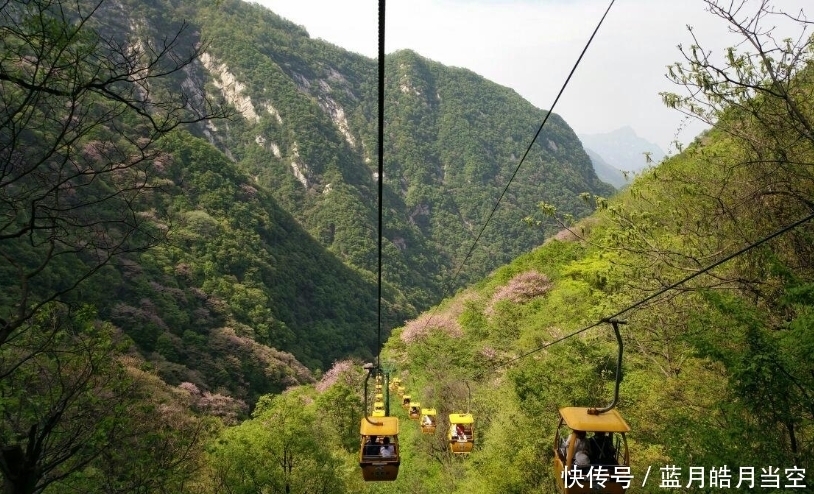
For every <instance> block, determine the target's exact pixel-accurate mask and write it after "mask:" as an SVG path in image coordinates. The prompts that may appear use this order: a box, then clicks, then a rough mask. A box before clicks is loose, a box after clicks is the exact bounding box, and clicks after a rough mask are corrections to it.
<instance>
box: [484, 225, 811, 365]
mask: <svg viewBox="0 0 814 494" xmlns="http://www.w3.org/2000/svg"><path fill="white" fill-rule="evenodd" d="M812 219H814V213H812V214H809V215H808V216H806V217H804V218H802V219H800V220H797V221H795V222H794V223H791V224H789V225H786V226H784V227H783V228H781V229H779V230H777V231H776V232H774V233H772V234H771V235H768V236H766V237H763V238H761V239H760V240H758V241H756V242H753V243H751V244H749V245H747V246H746V247H743V248H742V249H740V250H738V251H737V252H734V253H732V254H730V255H728V256H726V257H724V258H722V259H720V260H718V261H716V262H714V263H712V264H710V265H709V266H707V267H705V268H704V269H702V270H700V271H696V272H695V273H692V274H690V275H688V276H685V277H684V278H682V279H680V280H679V281H676V282H675V283H673V284H672V285H669V286H666V287H664V288H662V289H661V290H659V291H657V292H655V293H652V294H650V295H648V296H647V297H645V298H643V299H641V300H639V301H638V302H635V303H633V304H631V305H629V306H627V307H625V308H624V309H622V310H620V311H618V312H616V313H615V314H613V315H610V316H608V317H604V318H602V319H601V320H599V321H597V322H595V323H593V324H591V325H589V326H585V327H584V328H582V329H579V330H577V331H574V332H573V333H569V334H567V335H565V336H562V337H560V338H557V339H556V340H553V341H550V342H548V343H546V344H544V345H541V346H539V347H537V348H535V349H533V350H529V351H528V352H525V353H522V354H520V355H518V356H517V357H515V358H513V359H510V360H507V361H506V362H503V363H502V364H500V365H496V366H493V367H491V368H489V370H490V371H492V372H493V371H495V370H497V369H500V368H503V367H508V366H509V365H511V364H513V363H515V362H517V361H518V360H521V359H524V358H526V357H528V356H529V355H533V354H535V353H537V352H539V351H541V350H544V349H546V348H548V347H550V346H552V345H555V344H557V343H560V342H562V341H565V340H567V339H568V338H571V337H573V336H576V335H578V334H581V333H584V332H586V331H588V330H589V329H593V328H595V327H597V326H599V325H600V324H604V323H607V322H610V321H611V320H612V319H616V318H618V317H619V316H621V315H622V314H625V313H626V312H629V311H631V310H633V309H635V308H637V307H640V306H642V305H644V304H646V303H647V302H649V301H651V300H653V299H654V298H656V297H659V296H661V295H663V294H665V293H666V292H668V291H670V290H673V289H675V288H678V287H679V286H681V285H683V284H684V283H686V282H688V281H690V280H692V279H694V278H696V277H698V276H701V275H702V274H704V273H706V272H708V271H710V270H712V269H715V268H716V267H718V266H720V265H721V264H723V263H725V262H727V261H730V260H732V259H734V258H736V257H738V256H740V255H743V254H745V253H746V252H748V251H750V250H752V249H754V248H755V247H759V246H760V245H763V244H765V243H766V242H768V241H770V240H772V239H774V238H776V237H779V236H780V235H783V234H784V233H786V232H788V231H790V230H793V229H795V228H797V227H798V226H800V225H802V224H804V223H807V222H809V221H811V220H812ZM484 374H485V371H484V372H479V373H477V374H475V375H474V376H473V379H477V378H479V377H482V376H483V375H484Z"/></svg>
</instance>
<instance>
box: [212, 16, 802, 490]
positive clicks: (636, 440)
mask: <svg viewBox="0 0 814 494" xmlns="http://www.w3.org/2000/svg"><path fill="white" fill-rule="evenodd" d="M709 4H710V8H711V9H712V10H713V12H715V13H717V15H719V16H720V17H721V18H722V19H724V20H725V21H727V22H730V23H731V24H732V25H733V26H735V27H738V26H740V27H742V28H744V31H743V32H744V35H746V36H747V40H749V41H751V42H753V44H752V45H751V46H753V47H755V48H754V49H756V50H758V51H759V53H758V56H754V55H751V56H749V55H747V54H745V53H743V52H740V51H736V50H732V51H730V52H729V55H728V57H729V58H728V62H727V63H726V66H723V67H716V66H711V65H709V62H708V61H707V60H706V59H704V58H702V54H703V53H704V51H703V49H702V48H697V47H692V48H688V49H687V51H686V56H687V60H686V61H685V62H684V63H683V64H677V65H676V66H674V67H671V70H670V74H672V77H674V79H675V80H676V82H677V83H678V84H680V85H683V86H686V88H687V89H688V92H687V94H688V96H684V95H682V94H665V95H664V99H665V102H666V103H667V104H668V105H670V106H675V107H676V108H679V109H681V110H682V111H686V112H688V113H691V114H693V115H695V116H696V117H698V118H701V119H705V120H707V121H709V122H710V123H714V124H715V126H714V128H713V129H712V130H711V131H709V132H707V133H706V134H705V135H702V136H700V137H699V138H698V139H697V140H696V142H695V143H693V144H692V145H691V146H690V147H689V148H688V149H687V150H685V151H684V152H683V153H681V154H680V155H678V156H675V157H673V158H671V159H669V160H667V161H665V162H664V163H662V164H660V165H659V166H658V167H655V168H653V169H650V170H648V171H646V172H645V173H643V174H642V175H641V176H640V177H638V178H637V180H636V181H635V182H634V183H633V184H631V186H630V187H629V188H628V189H627V190H625V191H624V192H623V193H621V194H620V195H618V196H616V197H614V198H613V199H611V200H605V199H603V198H596V197H586V198H585V199H586V200H587V201H589V202H591V203H592V204H593V205H594V206H595V207H596V212H595V213H594V214H593V215H592V216H591V217H589V218H587V219H584V220H581V221H570V220H569V219H568V218H566V217H565V216H564V215H562V214H561V213H560V212H559V211H557V210H556V208H553V207H550V206H548V205H543V207H542V209H541V210H540V211H539V216H537V217H536V218H530V219H529V221H528V223H531V224H536V222H537V221H540V222H545V221H551V222H555V223H557V224H559V225H560V226H561V227H564V228H566V227H567V229H564V230H563V232H562V234H561V235H558V236H557V238H556V239H551V240H549V241H547V242H546V243H545V244H544V245H542V246H540V247H539V248H537V249H534V250H533V251H531V252H529V253H527V254H524V255H522V256H519V257H518V258H517V259H516V260H514V261H513V262H511V263H509V264H508V265H506V266H504V267H501V268H499V269H497V270H495V272H493V273H492V274H491V275H490V276H488V277H487V278H485V279H484V280H482V281H480V282H478V283H475V284H473V285H472V286H470V287H468V288H467V289H466V290H462V291H461V292H459V293H458V294H457V295H456V296H455V297H453V298H450V299H447V300H445V301H444V302H442V303H441V304H440V305H439V306H437V307H435V308H434V309H432V310H431V311H428V312H427V313H425V314H423V315H422V316H420V317H419V318H417V319H415V320H413V321H411V322H409V323H408V324H406V325H405V326H404V327H402V328H399V329H397V330H396V331H395V332H394V333H393V335H392V336H391V338H390V339H389V340H388V342H387V344H386V346H385V349H384V352H383V355H382V359H383V363H384V365H385V368H391V367H392V368H393V369H394V371H393V372H394V374H393V375H395V376H398V377H400V378H401V379H402V380H403V381H404V382H405V383H406V386H407V391H408V393H409V394H410V395H411V398H412V399H413V400H416V401H420V402H421V404H422V406H425V407H426V406H434V407H435V408H437V410H438V412H439V416H440V417H442V419H441V421H440V422H439V427H438V432H437V433H436V434H435V435H434V436H425V435H422V434H420V431H419V427H418V424H417V423H416V422H411V421H408V420H407V419H406V415H405V414H404V413H403V411H402V410H401V409H400V407H397V406H395V404H394V410H395V414H396V415H397V416H399V417H400V418H401V419H402V434H401V436H400V439H401V445H402V454H403V457H402V466H401V468H400V471H399V478H398V480H397V481H396V482H394V483H380V484H376V485H372V486H371V485H368V486H365V491H367V492H403V491H405V490H406V491H409V492H416V493H424V492H426V493H430V492H457V493H464V492H479V493H480V492H484V493H489V492H494V493H502V492H553V490H554V479H553V478H552V474H551V460H552V452H551V450H552V445H553V438H554V429H555V427H556V423H557V409H558V408H559V407H562V406H570V405H576V406H599V405H605V404H607V403H609V402H610V400H611V397H612V393H613V381H614V369H615V363H616V350H617V347H616V342H615V340H614V338H613V335H612V332H611V328H610V325H608V324H606V323H601V321H602V319H603V318H605V317H608V316H611V315H617V314H618V315H620V316H621V317H622V318H624V319H626V320H627V325H624V326H622V331H623V337H624V342H625V354H624V359H623V380H622V386H621V399H620V402H619V404H618V408H619V410H620V411H621V412H622V414H623V415H624V416H625V417H626V419H627V421H628V422H629V423H630V425H631V427H632V432H631V434H630V435H629V440H630V443H631V455H632V466H633V474H634V479H635V480H634V482H633V485H632V487H631V489H630V492H657V491H660V490H661V489H662V488H666V487H664V486H667V485H670V482H667V483H664V484H663V482H664V481H663V479H664V478H666V477H663V475H664V474H665V472H668V473H669V470H666V469H665V468H667V467H669V466H675V467H678V470H675V469H674V470H673V472H675V473H676V476H675V477H673V478H674V479H676V481H677V482H676V484H675V486H676V487H677V488H676V490H678V491H687V492H690V491H692V492H697V491H699V490H700V489H701V486H700V483H701V482H700V480H701V477H703V479H704V482H705V488H706V487H709V485H711V484H710V482H711V479H713V480H714V481H715V482H716V484H714V486H715V487H717V488H733V489H734V488H736V486H738V484H741V485H740V486H739V487H737V489H738V490H740V491H761V490H765V489H777V490H780V491H782V490H785V488H788V491H792V490H798V488H799V487H802V486H803V485H808V484H810V480H809V475H808V473H807V472H809V471H810V468H811V454H812V450H811V448H812V444H814V443H813V442H812V430H814V429H812V425H813V422H812V421H813V420H814V406H812V405H814V403H812V401H811V396H812V391H814V381H813V380H812V376H814V369H812V367H811V359H810V350H811V344H812V334H811V328H812V323H813V322H814V321H812V314H814V312H812V308H813V307H814V298H812V294H814V283H813V282H814V264H812V259H814V257H812V253H813V252H812V245H814V243H812V240H814V238H813V237H814V224H812V223H811V219H812V215H814V204H812V201H811V197H812V196H813V195H812V193H814V182H812V174H811V168H812V164H814V134H812V133H811V129H812V128H814V127H812V126H811V123H812V117H814V106H812V103H811V102H812V101H814V99H812V96H813V95H814V80H812V74H814V72H812V69H814V67H813V66H812V51H811V47H812V43H814V40H812V39H811V38H810V37H803V38H801V41H800V42H799V43H798V44H794V43H791V44H788V45H783V46H781V47H780V48H778V47H776V46H775V45H773V44H772V41H771V39H769V38H766V37H763V36H760V35H758V34H757V33H756V32H759V31H760V30H761V29H762V27H765V26H763V25H762V24H760V22H758V25H757V27H753V29H754V30H755V31H756V32H752V31H750V29H748V28H747V27H746V26H748V25H749V24H748V21H747V22H745V23H738V22H737V21H736V20H735V19H734V18H733V17H732V16H733V13H732V12H731V11H729V10H727V8H726V7H725V6H724V7H721V6H720V5H719V4H718V3H717V2H709ZM727 5H728V4H727ZM769 12H770V11H769V10H759V11H757V17H759V18H761V19H762V18H763V17H768V18H771V14H769ZM765 22H768V21H765ZM767 60H771V63H769V62H768V61H767ZM801 220H802V222H801V223H799V224H798V225H797V226H794V227H791V226H792V225H794V224H795V223H797V222H799V221H801ZM776 233H777V235H775V234H776ZM766 239H768V240H766ZM764 240H766V241H765V242H764ZM741 250H743V252H742V253H740V254H738V255H736V256H735V257H733V258H732V259H731V260H728V261H726V262H721V263H720V264H719V265H716V266H715V267H713V268H712V269H709V270H708V271H706V268H707V267H709V266H713V265H715V264H716V263H718V262H719V261H724V260H725V259H726V258H727V257H728V256H730V255H732V254H736V253H738V252H739V251H741ZM702 271H704V273H701V272H702ZM693 274H698V276H695V277H692V279H690V280H688V281H687V282H685V283H682V284H681V285H678V286H675V287H673V288H672V289H670V290H667V291H664V292H663V293H660V292H662V291H663V290H664V289H666V288H668V287H671V286H672V285H673V284H674V283H676V282H677V281H679V280H682V279H684V278H688V277H690V275H693ZM650 297H653V298H650ZM585 328H590V329H588V330H586V331H581V330H583V329H585ZM571 335H573V336H571ZM563 338H565V339H563ZM561 339H562V340H561ZM554 342H556V343H554ZM549 343H553V344H551V345H550V346H549ZM360 367H361V362H342V363H340V364H337V365H336V366H335V368H334V369H333V370H332V371H331V372H329V373H328V374H326V376H325V378H324V379H323V380H322V381H321V382H320V384H319V385H317V386H316V387H315V388H299V389H298V390H297V391H296V392H292V393H289V394H286V395H284V397H281V398H279V399H276V400H279V401H277V403H278V406H282V404H283V403H284V402H285V401H286V400H289V399H298V400H299V404H300V406H301V407H302V408H301V409H302V413H303V414H306V415H307V414H311V413H316V414H322V416H324V417H326V418H328V417H330V420H331V422H332V424H333V427H332V434H339V435H340V437H338V438H336V439H335V441H336V442H335V443H334V444H335V445H336V447H337V449H336V450H335V451H336V452H337V455H338V456H339V457H341V458H344V459H345V461H346V462H347V463H346V465H351V464H352V463H353V461H354V455H355V454H358V452H357V451H355V449H354V448H353V447H348V444H351V443H352V439H353V435H354V432H355V431H354V425H353V424H354V419H356V420H357V422H358V418H359V417H358V416H355V417H354V415H353V413H352V410H353V408H350V407H348V408H345V409H344V410H345V412H344V413H341V412H340V411H338V410H341V408H340V409H337V408H336V407H335V405H331V406H328V405H327V404H326V400H335V399H336V397H337V396H340V395H341V394H342V393H353V392H354V390H356V394H355V395H354V397H353V401H357V400H359V399H360V398H359V395H358V390H359V389H361V388H362V380H363V374H362V372H361V369H360ZM329 378H330V379H329ZM329 384H330V386H329ZM467 385H468V387H467ZM470 388H471V403H469V396H470V395H469V389H470ZM368 406H369V404H368ZM467 407H470V409H471V411H472V412H473V413H474V414H475V416H476V417H477V432H476V434H477V439H476V447H475V451H474V452H473V453H472V454H471V455H469V456H468V457H467V458H465V459H462V458H460V457H453V456H452V455H451V454H450V453H449V452H448V451H447V446H446V440H445V431H446V430H447V428H448V421H446V420H445V418H444V416H445V414H447V413H450V412H453V411H462V410H464V409H466V408H467ZM264 417H265V416H264V415H259V416H257V417H255V418H254V419H253V420H252V421H249V422H247V423H245V424H243V425H241V426H240V427H238V428H236V429H235V433H238V432H237V431H240V430H242V429H243V428H244V427H245V428H246V429H245V431H246V432H248V430H249V429H248V427H250V425H249V424H253V423H261V422H262V421H263V420H264ZM343 441H347V443H345V442H343ZM229 444H230V445H231V446H230V447H231V448H233V449H231V450H227V449H226V448H224V449H223V450H221V454H222V455H223V456H222V457H223V458H228V457H230V456H229V455H235V454H236V452H237V451H238V450H241V446H239V445H240V444H241V443H240V442H238V441H231V442H230V443H229ZM340 444H343V445H344V449H339V445H340ZM276 450H277V451H279V448H277V449H276ZM241 451H244V453H243V454H244V455H246V454H247V453H245V451H254V452H255V453H256V454H261V451H263V450H262V449H254V450H252V449H251V447H244V449H242V450H241ZM269 451H275V448H274V447H270V448H269ZM272 455H273V453H272ZM232 457H233V458H234V456H232ZM249 464H250V465H254V464H253V463H251V462H250V463H249ZM242 465H246V463H242ZM249 468H254V466H251V467H249ZM649 468H652V470H651V471H650V473H649V480H648V483H647V485H645V486H644V487H642V485H641V483H642V481H643V480H644V479H645V475H646V474H647V471H648V469H649ZM263 471H264V472H268V475H270V477H269V479H270V480H269V481H270V482H271V481H272V480H271V479H272V478H273V477H271V476H272V475H273V474H274V469H268V470H266V469H264V470H263ZM336 471H337V472H340V471H342V470H341V467H337V470H336ZM699 472H700V477H699ZM750 472H752V473H754V482H753V483H752V482H751V481H750V480H749V474H750ZM278 474H279V472H278ZM359 476H360V474H359V472H358V470H357V471H355V472H350V473H349V474H348V477H347V479H346V484H345V489H346V490H347V491H349V492H355V491H358V490H360V489H361V486H360V484H359ZM279 478H280V479H282V477H279ZM693 479H694V480H693ZM280 481H282V480H280ZM229 482H233V483H231V484H230V485H233V486H241V485H245V483H244V484H241V483H240V482H239V481H237V479H234V478H231V479H230V480H229ZM292 485H303V484H292Z"/></svg>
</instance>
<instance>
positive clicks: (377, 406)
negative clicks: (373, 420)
mask: <svg viewBox="0 0 814 494" xmlns="http://www.w3.org/2000/svg"><path fill="white" fill-rule="evenodd" d="M372 415H373V416H374V417H384V415H385V413H384V402H381V401H377V402H375V403H373V414H372Z"/></svg>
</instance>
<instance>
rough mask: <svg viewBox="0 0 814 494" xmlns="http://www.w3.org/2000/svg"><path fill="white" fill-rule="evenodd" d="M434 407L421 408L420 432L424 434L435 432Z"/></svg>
mask: <svg viewBox="0 0 814 494" xmlns="http://www.w3.org/2000/svg"><path fill="white" fill-rule="evenodd" d="M435 415H436V412H435V408H422V409H421V432H423V433H424V434H435V426H436V418H435Z"/></svg>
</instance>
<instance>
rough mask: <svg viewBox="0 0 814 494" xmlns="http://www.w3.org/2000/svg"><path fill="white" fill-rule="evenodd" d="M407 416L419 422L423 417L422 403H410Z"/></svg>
mask: <svg viewBox="0 0 814 494" xmlns="http://www.w3.org/2000/svg"><path fill="white" fill-rule="evenodd" d="M407 415H408V416H409V417H410V420H418V419H419V417H421V403H419V402H417V401H411V402H410V408H408V409H407Z"/></svg>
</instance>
